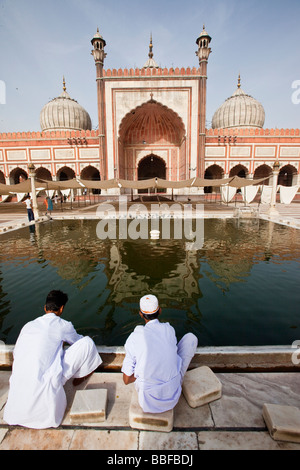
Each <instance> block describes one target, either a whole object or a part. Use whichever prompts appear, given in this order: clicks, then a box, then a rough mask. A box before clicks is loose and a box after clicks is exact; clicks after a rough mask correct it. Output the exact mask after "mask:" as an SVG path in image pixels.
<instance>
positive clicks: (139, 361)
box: [122, 319, 181, 412]
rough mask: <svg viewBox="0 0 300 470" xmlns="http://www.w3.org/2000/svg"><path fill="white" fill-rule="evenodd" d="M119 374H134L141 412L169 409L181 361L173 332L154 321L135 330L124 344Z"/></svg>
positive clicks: (178, 387)
mask: <svg viewBox="0 0 300 470" xmlns="http://www.w3.org/2000/svg"><path fill="white" fill-rule="evenodd" d="M125 350H126V357H125V360H124V363H123V366H122V371H123V372H124V373H125V374H126V375H131V374H133V373H134V375H135V377H136V388H137V389H138V391H139V400H140V404H141V406H142V407H143V409H144V411H148V412H162V411H166V410H167V409H171V408H173V406H175V404H176V403H177V401H178V399H179V396H180V393H181V376H180V368H181V358H180V357H179V356H178V354H177V339H176V335H175V331H174V328H173V327H172V326H170V324H169V323H160V322H159V320H158V319H155V320H151V321H149V322H148V323H147V324H146V325H145V326H137V327H136V328H135V330H134V332H133V333H132V334H131V335H130V336H129V338H128V339H127V341H126V343H125Z"/></svg>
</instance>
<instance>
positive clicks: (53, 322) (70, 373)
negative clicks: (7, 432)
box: [3, 291, 102, 429]
mask: <svg viewBox="0 0 300 470" xmlns="http://www.w3.org/2000/svg"><path fill="white" fill-rule="evenodd" d="M53 292H54V293H57V292H60V291H52V292H51V293H49V294H48V296H47V299H48V298H49V295H50V294H52V293H53ZM61 294H63V293H61ZM64 295H65V294H64ZM54 296H55V294H54ZM50 297H51V296H50ZM51 298H53V296H52V297H51ZM46 307H47V301H46V306H45V311H46ZM63 308H64V305H63V306H61V308H60V309H59V310H58V311H53V312H51V311H46V313H45V314H44V315H43V316H41V317H39V318H37V319H35V320H33V321H31V322H29V323H27V324H26V325H25V326H24V327H23V329H22V330H21V333H20V335H19V337H18V340H17V342H16V345H15V348H14V361H13V367H12V375H11V378H10V388H9V394H8V400H7V403H6V406H5V410H4V416H3V418H4V420H5V421H6V422H7V423H8V424H11V425H21V426H25V427H29V428H35V429H44V428H49V427H58V426H59V425H60V424H61V422H62V419H63V417H64V413H65V409H66V405H67V400H66V394H65V391H64V387H63V386H64V384H65V383H66V381H67V380H69V379H70V378H72V377H75V378H79V377H80V378H84V377H86V376H87V375H89V374H91V373H92V372H93V371H94V370H95V369H97V367H98V366H99V365H100V364H101V362H102V360H101V358H100V356H99V353H98V351H97V348H96V346H95V344H94V342H93V340H92V339H91V338H89V337H88V336H86V337H83V336H81V335H79V334H77V332H76V331H75V329H74V327H73V325H72V323H71V322H68V321H66V320H63V319H62V318H60V315H61V313H62V310H63ZM64 343H68V344H69V345H71V346H70V347H69V348H68V349H66V350H65V349H64V348H63V345H64Z"/></svg>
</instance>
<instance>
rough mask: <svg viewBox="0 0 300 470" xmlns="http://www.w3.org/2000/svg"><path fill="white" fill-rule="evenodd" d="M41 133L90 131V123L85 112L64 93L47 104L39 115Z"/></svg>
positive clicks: (64, 90) (64, 91)
mask: <svg viewBox="0 0 300 470" xmlns="http://www.w3.org/2000/svg"><path fill="white" fill-rule="evenodd" d="M40 125H41V129H42V131H48V130H51V131H53V130H91V129H92V122H91V118H90V116H89V114H88V113H87V111H86V110H85V109H84V108H83V107H82V106H80V104H78V103H77V101H75V100H73V99H72V98H71V97H70V96H69V94H68V93H67V92H66V88H65V86H64V89H63V92H62V94H61V95H60V96H58V97H57V98H54V99H53V100H52V101H50V102H49V103H47V104H46V105H45V106H44V107H43V109H42V111H41V114H40Z"/></svg>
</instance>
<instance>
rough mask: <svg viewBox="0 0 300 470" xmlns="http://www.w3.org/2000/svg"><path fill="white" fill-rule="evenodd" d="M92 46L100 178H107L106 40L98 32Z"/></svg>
mask: <svg viewBox="0 0 300 470" xmlns="http://www.w3.org/2000/svg"><path fill="white" fill-rule="evenodd" d="M91 43H92V45H93V47H94V49H93V50H92V55H93V56H94V60H95V65H96V82H97V98H98V124H99V125H98V128H99V148H100V177H101V180H105V179H107V161H106V153H107V152H106V125H105V86H104V80H103V64H104V59H105V57H106V53H105V52H104V47H105V46H106V42H105V41H104V39H103V37H102V36H101V34H100V33H99V28H97V33H96V34H95V36H94V37H93V39H92V40H91Z"/></svg>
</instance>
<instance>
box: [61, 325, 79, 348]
mask: <svg viewBox="0 0 300 470" xmlns="http://www.w3.org/2000/svg"><path fill="white" fill-rule="evenodd" d="M63 321H64V322H65V328H64V338H63V341H65V342H66V343H68V344H74V343H76V341H78V340H79V339H81V338H83V336H82V335H79V334H78V333H77V331H76V330H75V328H74V326H73V324H72V323H71V322H68V321H65V320H63Z"/></svg>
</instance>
